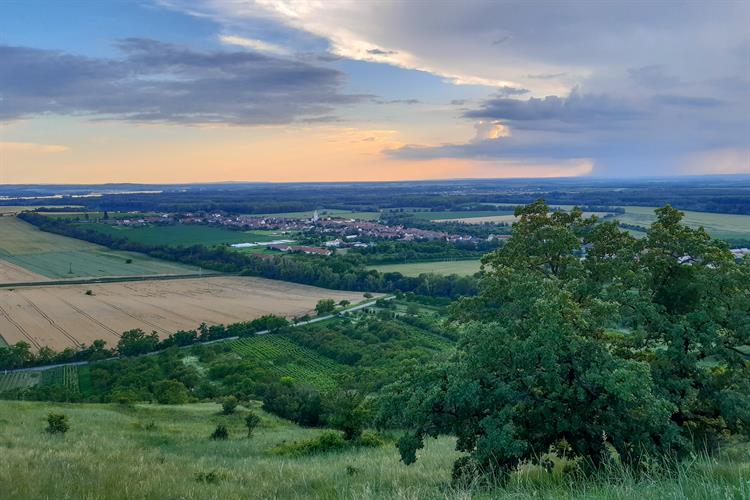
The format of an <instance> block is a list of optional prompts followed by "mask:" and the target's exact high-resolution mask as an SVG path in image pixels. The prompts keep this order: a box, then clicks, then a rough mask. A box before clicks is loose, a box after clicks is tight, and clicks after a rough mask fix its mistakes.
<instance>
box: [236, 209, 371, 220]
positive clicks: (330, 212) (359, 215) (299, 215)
mask: <svg viewBox="0 0 750 500" xmlns="http://www.w3.org/2000/svg"><path fill="white" fill-rule="evenodd" d="M313 212H314V210H310V211H307V212H278V213H273V214H247V215H249V216H251V217H285V218H288V219H310V218H312V216H313ZM318 215H319V216H320V217H342V218H344V219H361V220H376V219H378V218H379V217H380V212H353V211H351V210H338V209H332V208H322V209H320V210H318Z"/></svg>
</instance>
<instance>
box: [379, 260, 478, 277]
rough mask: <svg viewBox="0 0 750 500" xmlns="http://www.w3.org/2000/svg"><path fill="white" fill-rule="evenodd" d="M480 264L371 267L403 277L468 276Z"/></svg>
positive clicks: (465, 261) (454, 263)
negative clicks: (433, 274)
mask: <svg viewBox="0 0 750 500" xmlns="http://www.w3.org/2000/svg"><path fill="white" fill-rule="evenodd" d="M480 265H481V263H480V262H479V261H478V260H453V261H441V262H414V263H407V264H382V265H379V266H371V267H370V269H377V270H378V271H380V272H381V273H395V272H398V273H401V274H403V275H404V276H419V275H420V274H423V273H435V274H446V275H447V274H458V275H459V276H468V275H472V274H474V273H477V272H479V267H480Z"/></svg>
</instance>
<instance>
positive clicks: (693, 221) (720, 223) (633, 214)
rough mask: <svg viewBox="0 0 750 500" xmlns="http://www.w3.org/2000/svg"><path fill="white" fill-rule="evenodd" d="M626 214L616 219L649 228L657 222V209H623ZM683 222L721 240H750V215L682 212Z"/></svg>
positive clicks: (617, 216)
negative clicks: (703, 229) (683, 215)
mask: <svg viewBox="0 0 750 500" xmlns="http://www.w3.org/2000/svg"><path fill="white" fill-rule="evenodd" d="M622 208H624V209H625V213H624V214H617V215H616V217H615V218H616V219H617V220H619V221H620V222H623V223H625V224H632V225H635V226H641V227H648V226H650V225H651V223H652V222H653V221H655V220H656V215H655V214H654V210H656V207H622ZM682 212H683V213H684V214H685V218H684V220H683V222H684V223H685V224H687V225H688V226H690V227H693V228H697V227H700V226H703V227H704V228H705V230H706V231H708V234H710V235H711V236H713V237H714V238H720V239H750V215H734V214H715V213H710V212H692V211H690V210H682Z"/></svg>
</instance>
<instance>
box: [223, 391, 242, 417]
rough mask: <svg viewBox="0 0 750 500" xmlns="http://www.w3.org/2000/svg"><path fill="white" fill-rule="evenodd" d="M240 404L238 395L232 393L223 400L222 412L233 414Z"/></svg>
mask: <svg viewBox="0 0 750 500" xmlns="http://www.w3.org/2000/svg"><path fill="white" fill-rule="evenodd" d="M238 404H239V401H238V400H237V398H236V397H234V396H231V395H230V396H227V397H225V398H224V400H223V401H222V402H221V412H222V413H223V414H224V415H231V414H233V413H234V411H235V410H236V409H237V405H238Z"/></svg>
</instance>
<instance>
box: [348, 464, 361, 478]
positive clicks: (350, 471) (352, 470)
mask: <svg viewBox="0 0 750 500" xmlns="http://www.w3.org/2000/svg"><path fill="white" fill-rule="evenodd" d="M357 473H359V468H357V467H353V466H351V465H347V466H346V475H347V476H353V475H354V474H357Z"/></svg>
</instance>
